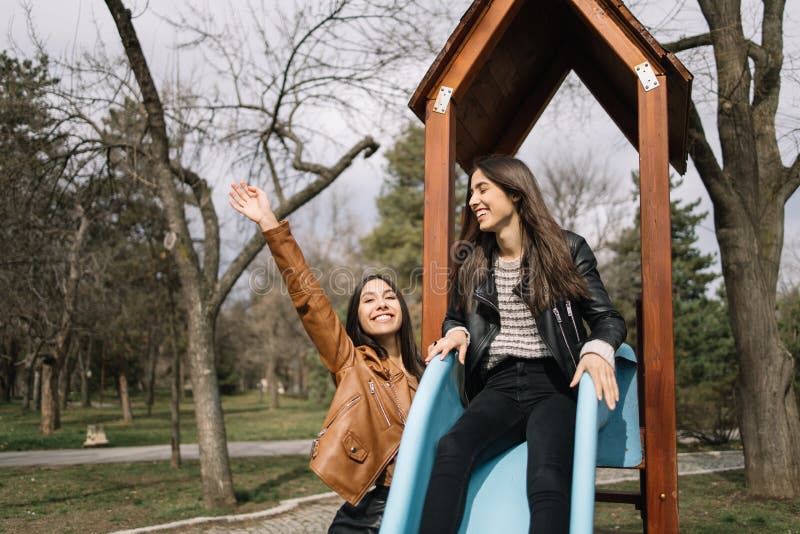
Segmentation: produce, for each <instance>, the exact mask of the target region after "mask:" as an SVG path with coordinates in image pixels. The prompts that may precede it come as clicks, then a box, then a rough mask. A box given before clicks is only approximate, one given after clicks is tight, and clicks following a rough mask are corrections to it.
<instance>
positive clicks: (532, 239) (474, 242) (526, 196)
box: [454, 156, 589, 314]
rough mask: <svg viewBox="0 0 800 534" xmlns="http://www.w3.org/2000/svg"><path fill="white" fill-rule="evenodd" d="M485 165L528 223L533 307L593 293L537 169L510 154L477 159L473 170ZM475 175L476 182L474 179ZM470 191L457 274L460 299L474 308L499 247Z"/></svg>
mask: <svg viewBox="0 0 800 534" xmlns="http://www.w3.org/2000/svg"><path fill="white" fill-rule="evenodd" d="M478 170H480V171H481V172H482V173H483V174H484V175H485V176H486V177H487V178H488V179H490V180H491V181H492V182H494V183H495V184H497V185H498V186H500V187H501V188H502V189H503V191H505V193H506V194H507V195H508V196H509V197H510V198H516V199H517V200H515V201H514V205H515V207H516V210H517V213H518V214H519V218H520V224H521V226H522V262H521V263H522V273H521V276H522V280H521V283H522V294H523V299H525V300H526V301H527V304H528V306H529V307H530V309H531V310H532V311H533V312H534V313H535V314H539V313H540V312H541V311H543V310H545V309H548V308H550V307H551V306H553V305H554V303H555V302H556V301H557V300H560V299H567V298H569V299H576V300H578V299H581V298H586V297H588V296H589V289H588V287H587V285H586V281H585V280H584V279H583V277H581V276H580V275H579V274H578V272H577V270H576V269H575V264H574V262H573V261H572V254H571V253H570V250H569V246H568V244H567V240H566V237H565V235H564V230H563V229H562V228H561V227H560V226H559V225H558V223H557V222H556V221H555V219H554V218H553V215H552V214H551V213H550V210H549V209H548V208H547V205H546V204H545V202H544V198H543V197H542V192H541V190H540V189H539V185H538V184H537V183H536V178H535V177H534V175H533V173H532V172H531V170H530V169H529V168H528V166H527V165H525V164H524V163H523V162H522V161H520V160H518V159H516V158H512V157H510V156H488V157H485V158H481V159H479V160H477V161H476V162H475V167H474V170H473V174H472V176H475V172H477V171H478ZM472 176H471V177H470V185H471V184H472ZM469 201H470V193H469V192H468V193H467V202H466V207H465V208H464V221H463V226H462V229H461V238H460V241H459V242H458V243H457V245H456V246H457V248H456V250H455V254H454V256H455V263H456V272H455V276H454V278H455V280H456V281H457V283H458V288H459V290H460V295H459V304H460V305H461V306H462V307H463V308H466V309H467V310H468V311H471V308H472V299H471V298H470V296H471V295H472V293H473V291H474V290H475V288H477V287H479V286H480V285H481V284H482V283H483V281H484V280H485V279H486V276H487V275H488V273H489V271H490V269H491V267H492V265H491V262H492V261H493V258H494V255H495V253H496V252H497V240H496V239H495V235H494V233H492V232H482V231H481V229H480V227H479V226H478V220H477V218H476V217H475V214H474V213H473V212H472V210H471V209H470V207H469Z"/></svg>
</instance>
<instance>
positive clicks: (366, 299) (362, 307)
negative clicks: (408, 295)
mask: <svg viewBox="0 0 800 534" xmlns="http://www.w3.org/2000/svg"><path fill="white" fill-rule="evenodd" d="M358 322H359V323H360V324H361V328H362V329H363V330H364V332H365V333H366V334H368V335H370V336H372V337H373V338H375V339H376V340H378V341H380V339H381V338H384V337H387V336H394V335H396V334H397V332H399V331H400V326H401V325H402V324H403V310H402V308H401V307H400V301H399V299H398V297H397V295H396V294H395V292H394V290H392V288H391V287H389V284H387V283H386V282H384V281H383V280H381V279H380V278H374V279H372V280H369V281H368V282H367V283H366V284H364V288H363V289H362V290H361V297H360V299H359V303H358Z"/></svg>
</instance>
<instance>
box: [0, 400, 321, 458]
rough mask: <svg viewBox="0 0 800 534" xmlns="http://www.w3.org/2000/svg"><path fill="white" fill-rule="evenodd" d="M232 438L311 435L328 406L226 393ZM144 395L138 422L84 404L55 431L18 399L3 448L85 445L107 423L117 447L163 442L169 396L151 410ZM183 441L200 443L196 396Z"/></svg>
mask: <svg viewBox="0 0 800 534" xmlns="http://www.w3.org/2000/svg"><path fill="white" fill-rule="evenodd" d="M222 406H223V409H224V411H225V429H226V431H227V435H228V441H253V440H280V439H304V438H312V437H314V436H315V435H316V434H317V432H318V431H319V429H320V427H321V426H322V420H323V419H324V418H325V413H326V411H327V406H324V405H323V406H319V405H317V404H314V403H312V402H310V401H307V400H304V399H298V398H292V397H287V396H282V397H281V403H280V408H278V409H276V410H270V409H268V408H267V403H266V402H261V401H259V397H258V393H257V392H249V393H246V394H241V395H231V396H225V397H223V398H222ZM146 414H147V411H146V408H145V406H144V402H143V399H142V398H141V397H134V398H133V417H134V419H133V421H132V422H131V423H126V422H124V421H123V420H122V412H121V410H120V408H119V405H118V404H114V405H108V406H103V407H92V408H81V407H79V406H70V407H69V408H68V409H67V410H66V411H63V412H62V414H61V429H60V430H58V431H57V432H56V433H55V434H53V435H51V436H42V435H41V434H39V414H38V413H37V412H35V411H25V410H23V409H22V406H21V405H20V404H19V402H15V403H11V404H0V452H2V451H26V450H49V449H74V448H80V447H81V445H82V444H83V442H84V440H85V439H86V425H89V424H102V425H103V427H104V429H105V432H106V436H107V437H108V440H109V442H110V446H112V447H123V446H132V445H162V444H169V442H170V433H171V430H170V408H169V397H168V396H167V395H163V396H159V397H158V398H157V399H156V404H155V406H153V411H152V415H150V416H147V415H146ZM181 442H182V443H197V438H196V434H195V418H194V407H193V405H192V399H191V397H187V398H186V399H185V400H184V401H183V402H182V403H181Z"/></svg>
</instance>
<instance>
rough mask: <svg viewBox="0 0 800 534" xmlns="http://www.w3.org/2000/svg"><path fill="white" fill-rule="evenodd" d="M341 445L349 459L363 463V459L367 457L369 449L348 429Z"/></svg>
mask: <svg viewBox="0 0 800 534" xmlns="http://www.w3.org/2000/svg"><path fill="white" fill-rule="evenodd" d="M342 445H343V446H344V449H345V451H346V452H347V455H348V456H349V457H350V459H351V460H355V461H356V462H358V463H363V462H364V460H366V459H367V456H369V451H368V450H367V449H366V448H365V447H364V444H363V443H362V442H361V440H360V439H358V436H356V435H355V434H354V433H353V432H352V431H348V432H347V434H345V435H344V439H343V440H342Z"/></svg>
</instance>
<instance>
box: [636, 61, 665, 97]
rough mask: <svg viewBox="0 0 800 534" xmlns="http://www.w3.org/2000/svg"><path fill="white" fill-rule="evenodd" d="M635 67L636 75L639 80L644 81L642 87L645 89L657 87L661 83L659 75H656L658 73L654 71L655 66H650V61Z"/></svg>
mask: <svg viewBox="0 0 800 534" xmlns="http://www.w3.org/2000/svg"><path fill="white" fill-rule="evenodd" d="M635 68H636V75H637V76H638V77H639V81H640V82H642V87H644V90H645V91H650V90H651V89H655V88H656V87H658V86H659V85H660V84H659V83H658V77H657V76H656V73H655V72H653V68H652V67H651V66H650V62H649V61H645V62H644V63H639V64H638V65H636V67H635Z"/></svg>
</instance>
